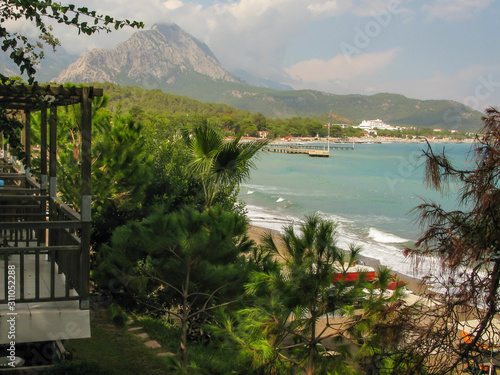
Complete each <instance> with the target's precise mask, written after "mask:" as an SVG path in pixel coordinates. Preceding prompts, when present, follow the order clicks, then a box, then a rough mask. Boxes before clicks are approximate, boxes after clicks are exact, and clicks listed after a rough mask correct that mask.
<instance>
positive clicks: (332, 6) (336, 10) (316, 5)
mask: <svg viewBox="0 0 500 375" xmlns="http://www.w3.org/2000/svg"><path fill="white" fill-rule="evenodd" d="M350 5H351V4H350V2H349V1H340V2H339V1H337V0H331V1H325V2H318V1H316V2H313V3H312V4H310V5H309V6H308V7H307V9H308V10H309V11H310V12H311V14H312V15H313V16H315V17H319V18H326V17H334V16H338V15H340V14H342V13H344V12H345V11H346V10H347V9H348V8H349V7H350Z"/></svg>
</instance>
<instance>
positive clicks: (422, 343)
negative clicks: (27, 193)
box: [0, 1, 500, 375]
mask: <svg viewBox="0 0 500 375" xmlns="http://www.w3.org/2000/svg"><path fill="white" fill-rule="evenodd" d="M8 4H9V5H12V6H16V5H20V6H24V9H27V10H30V11H31V12H35V13H34V16H36V15H37V12H40V13H41V14H45V13H44V12H47V9H48V6H49V5H51V4H52V3H51V2H49V1H47V2H42V3H40V8H33V5H34V2H29V1H28V2H23V3H22V4H21V3H20V2H17V1H9V2H8ZM26 6H27V7H26ZM6 9H8V8H6ZM55 11H56V13H55V14H56V16H57V15H58V16H59V17H61V19H62V21H63V22H64V23H66V24H76V26H78V27H80V30H81V31H82V32H84V33H92V32H93V30H94V29H92V28H91V29H87V28H86V26H85V25H82V24H79V21H78V17H77V18H76V23H75V22H74V21H73V19H69V18H67V16H65V14H66V12H74V11H75V8H74V7H72V6H68V7H67V8H66V7H64V8H61V7H59V6H56V7H55ZM77 12H80V13H81V14H83V15H89V16H90V17H97V21H102V19H101V17H100V16H97V15H96V14H95V13H93V12H88V11H87V10H85V9H84V8H81V9H79V10H77ZM77 14H79V13H77ZM28 15H29V14H28ZM7 16H8V17H9V14H7ZM16 16H19V14H17V15H16V14H14V13H10V17H16ZM8 17H7V18H8ZM37 19H38V18H37ZM104 23H105V25H107V24H110V25H114V26H115V27H118V28H119V27H121V26H122V25H125V24H131V25H135V24H134V23H129V22H125V23H121V22H118V23H116V21H114V20H113V19H111V18H107V17H106V18H104ZM42 25H43V24H42ZM136 26H139V24H137V25H136ZM1 31H2V29H1V28H0V32H1ZM42 31H43V30H42ZM44 35H45V36H46V38H49V40H50V37H51V34H50V33H49V32H46V33H45V34H44ZM11 43H12V45H13V46H15V45H14V43H13V42H11ZM49 44H50V45H55V44H56V43H55V41H50V42H49ZM28 47H29V45H28ZM8 48H9V45H7V46H6V47H5V49H8ZM23 56H24V55H23ZM35 57H36V55H35ZM26 59H27V60H26ZM30 61H31V60H30V59H29V57H23V58H22V60H20V63H19V65H20V66H21V69H23V68H22V67H23V66H25V68H24V69H25V70H27V72H28V74H30V75H31V73H32V71H31V70H30V68H29V66H26V65H23V64H28V63H29V62H30ZM107 87H108V88H107V89H106V90H107V92H109V97H104V98H103V99H102V100H101V99H94V103H93V123H94V128H93V134H92V138H93V147H92V159H93V164H92V178H93V181H92V184H93V196H92V210H93V222H92V268H93V269H92V279H93V286H94V290H93V293H94V296H95V298H96V299H98V298H99V297H100V296H101V297H102V296H106V297H107V301H108V302H109V301H113V302H114V303H116V304H117V305H119V306H121V308H122V309H124V310H126V311H127V312H128V314H129V315H130V316H133V317H134V319H135V320H136V321H137V322H141V324H142V323H143V324H144V326H145V327H146V329H147V330H149V331H148V332H151V334H152V335H153V334H155V335H156V338H157V339H158V340H160V341H161V343H162V344H164V345H165V346H166V347H167V346H168V345H170V346H168V348H169V350H172V351H173V354H174V358H173V359H172V360H171V361H170V363H168V364H167V361H161V360H159V359H158V358H156V357H155V358H154V359H152V360H151V362H154V363H153V364H149V366H150V367H144V366H141V369H139V370H135V369H136V368H137V367H134V371H135V372H138V371H141V370H142V371H149V370H150V369H151V373H160V372H161V370H158V367H161V366H165V371H168V372H169V373H189V374H210V375H212V374H235V373H236V374H278V373H290V374H299V373H304V374H308V375H312V374H366V375H368V374H435V375H438V374H449V373H452V372H453V371H456V370H457V369H458V370H460V369H462V368H463V365H464V362H466V363H469V364H476V365H478V364H479V363H478V362H477V361H478V360H479V356H480V355H483V354H484V353H481V352H480V351H479V349H481V350H483V348H484V346H485V344H484V343H483V342H482V340H483V339H486V340H487V339H488V338H490V337H489V336H488V335H489V334H490V332H491V330H493V333H498V332H495V331H494V329H495V327H494V326H493V325H492V320H493V318H494V317H495V316H496V315H497V313H498V307H497V296H498V291H499V290H498V288H499V286H500V257H499V254H498V247H499V243H498V242H499V233H498V231H499V228H500V225H499V223H498V213H499V206H498V204H499V202H500V199H499V190H498V189H499V170H500V168H499V166H500V159H499V156H498V155H499V148H500V144H499V142H500V141H499V140H500V134H499V127H500V113H498V112H497V111H496V110H490V111H488V113H487V117H486V118H485V122H484V123H485V127H484V129H483V135H482V136H481V138H479V139H478V144H477V148H476V156H477V159H476V164H475V165H474V166H472V167H471V169H469V170H459V169H456V168H454V167H453V166H452V164H451V163H450V162H449V160H448V159H447V158H446V155H444V154H442V155H437V154H435V153H434V152H433V151H432V149H429V150H428V151H427V153H426V157H427V160H428V164H427V165H428V177H429V178H428V181H429V183H430V184H431V185H432V186H434V187H436V188H441V187H442V186H443V185H442V182H443V181H446V180H447V179H449V178H455V179H457V181H458V182H459V183H461V184H462V187H463V189H462V193H463V194H462V196H461V199H462V203H464V208H463V210H462V211H453V212H446V211H445V210H443V209H442V208H441V207H439V205H437V204H434V203H424V204H423V205H421V206H419V207H418V209H417V212H419V214H420V217H421V219H422V222H423V223H424V224H425V228H426V229H425V231H424V233H423V234H422V237H421V238H420V240H419V241H418V242H417V243H416V247H415V248H412V249H408V250H407V253H408V254H409V255H413V256H415V257H417V259H422V258H423V257H424V256H429V255H430V256H433V257H436V258H437V259H439V260H441V261H442V265H443V273H442V274H443V275H449V276H447V277H446V278H444V279H441V280H438V281H440V286H442V287H443V289H442V290H443V292H442V294H441V296H440V297H439V303H437V304H436V305H431V306H430V307H429V306H426V305H424V304H423V303H422V304H420V303H417V304H415V305H410V304H408V303H407V302H406V301H405V298H404V294H403V293H402V287H403V286H404V285H401V284H400V283H399V282H397V281H398V280H396V286H395V288H394V289H395V290H394V291H391V292H389V285H390V283H391V282H393V280H392V278H391V274H390V273H391V272H390V270H387V269H384V268H380V269H379V270H378V272H377V280H376V282H371V283H369V282H368V281H367V280H366V279H365V278H364V277H363V273H360V274H359V277H358V278H357V279H356V280H355V281H354V282H353V281H350V280H347V271H348V269H349V268H350V267H351V266H353V265H354V263H355V262H356V261H357V258H358V253H359V249H357V248H355V247H351V248H350V249H348V250H347V251H345V249H340V248H339V247H338V246H337V243H336V228H335V225H334V223H333V222H331V221H329V220H326V219H324V218H322V217H320V216H318V215H316V214H311V215H308V216H306V217H305V218H304V221H303V222H302V223H300V224H299V227H298V228H296V227H294V226H289V227H287V228H284V231H283V234H281V235H273V234H271V233H269V234H268V235H266V236H265V237H264V238H263V239H262V244H256V243H255V242H254V241H253V240H251V239H250V238H249V237H248V234H247V230H248V222H247V219H246V217H245V215H244V213H245V208H244V206H243V205H242V204H241V203H240V202H238V200H237V193H238V189H239V186H240V184H241V182H242V181H243V180H244V179H245V178H246V177H247V176H248V172H249V170H250V168H252V161H253V158H254V157H257V156H258V151H259V150H260V149H261V148H262V147H263V146H264V145H265V142H264V141H256V140H254V141H250V142H249V143H242V142H240V141H241V138H240V135H239V134H241V133H243V134H248V135H255V134H256V133H257V131H261V130H266V131H269V132H270V134H271V136H272V137H283V136H290V135H292V136H312V137H315V136H316V135H319V136H325V135H326V134H327V131H328V129H327V128H326V127H325V126H324V125H325V122H326V121H328V122H333V120H340V121H339V122H344V120H346V122H349V121H351V120H349V119H344V118H339V117H338V116H337V117H332V116H334V115H330V114H325V115H324V116H323V117H322V118H321V117H318V118H305V117H292V118H288V119H274V118H267V117H265V116H264V115H263V114H262V113H257V114H252V113H251V112H249V111H241V110H235V109H233V108H231V107H228V106H225V105H219V104H202V103H200V102H196V101H191V100H188V99H185V98H181V97H177V96H174V95H168V94H163V93H161V92H160V91H158V90H151V91H148V90H142V89H139V88H134V87H132V88H130V87H129V88H120V87H118V86H114V87H113V86H112V85H108V86H107ZM113 90H114V91H113ZM120 95H121V96H120ZM143 97H144V98H145V99H144V100H143V99H141V98H143ZM139 99H141V100H139ZM359 100H362V98H360V99H359ZM359 100H358V101H359ZM354 102H355V101H354ZM361 104H362V103H358V106H357V108H360V107H362V106H361ZM353 107H354V104H353ZM57 115H58V120H59V124H60V126H59V127H58V135H57V136H58V138H59V141H60V142H59V145H60V148H59V150H58V158H57V164H58V165H57V168H58V169H59V171H60V173H59V174H58V175H59V176H61V179H60V180H59V181H58V184H59V186H60V198H61V199H62V200H64V201H65V202H67V203H69V204H70V205H71V206H72V207H74V208H75V209H77V210H78V209H79V204H80V203H79V201H78V197H77V194H76V192H75V190H74V187H75V185H77V184H78V182H79V181H78V179H79V178H80V177H79V176H78V174H77V173H75V170H76V167H77V166H78V163H79V162H80V155H79V150H80V147H79V146H80V142H81V140H80V139H78V136H77V134H78V132H77V131H76V130H77V129H78V128H79V126H80V123H79V121H80V120H79V119H80V114H79V113H78V109H76V108H73V107H69V108H68V109H65V110H63V111H59V112H58V114H57ZM2 116H5V117H6V116H7V115H6V114H5V113H2ZM352 118H355V117H354V116H353V117H352ZM352 121H354V120H352ZM352 121H351V123H352ZM401 121H403V120H401ZM335 122H337V121H335ZM18 123H19V122H15V121H11V122H10V125H9V124H7V125H5V124H3V125H2V126H3V127H2V128H1V129H0V130H2V132H3V133H4V135H8V134H12V138H9V139H11V140H14V139H15V138H16V137H18V138H19V133H20V128H19V127H18ZM32 123H33V129H32V131H33V133H34V135H33V139H34V140H36V139H37V138H36V137H37V132H38V129H37V124H40V119H39V118H37V117H36V115H34V116H33V118H32ZM330 130H331V131H332V136H333V137H346V136H348V137H351V136H355V135H358V133H356V132H357V130H354V129H353V128H349V127H347V128H342V127H340V126H334V127H333V128H332V129H330ZM9 131H10V133H8V132H9ZM411 131H413V132H414V133H413V134H411V133H409V134H405V135H404V137H406V136H420V135H422V134H425V132H426V131H427V130H422V129H412V130H411ZM399 134H400V133H397V135H399ZM433 134H434V133H433ZM359 135H360V134H359ZM387 135H389V134H387ZM391 135H393V136H397V135H396V134H391ZM227 136H229V138H227ZM378 136H383V134H379V135H378ZM401 136H402V137H403V134H402V133H401ZM231 137H232V138H231ZM33 164H34V169H33V172H36V158H35V159H34V163H33ZM35 174H36V173H35ZM334 275H339V278H338V280H334V277H333V276H334ZM465 318H466V319H470V318H475V319H476V320H478V321H479V323H478V325H477V328H475V329H474V330H473V331H472V332H470V338H471V340H469V341H467V342H466V345H460V340H459V339H457V331H458V330H459V329H460V328H461V327H462V326H460V321H461V320H462V319H465ZM98 319H100V316H99V317H98ZM123 319H124V318H123V316H122V318H119V319H115V321H118V322H120V323H123ZM114 335H115V336H125V337H126V334H124V333H123V330H122V331H120V330H118V331H111V332H108V334H103V333H102V330H99V329H98V330H97V331H96V336H97V338H98V339H99V341H100V348H101V351H102V352H106V353H109V354H110V355H112V356H113V358H112V360H113V361H112V362H113V365H114V367H112V368H106V370H107V371H110V372H111V371H120V369H119V368H118V366H119V363H120V358H121V357H123V356H132V354H131V350H130V349H131V348H132V349H134V353H136V354H137V353H142V352H141V351H140V350H141V349H138V348H137V345H136V344H137V343H136V342H134V343H128V342H127V340H123V341H122V342H121V345H130V347H127V348H123V350H121V349H120V347H119V346H116V345H112V346H111V345H110V346H109V347H108V346H107V344H108V341H112V342H116V340H117V339H118V338H117V337H114ZM124 342H126V344H123V343H124ZM109 348H112V352H111V350H108V349H109ZM136 348H137V351H136ZM141 348H142V347H141ZM85 349H86V348H81V347H80V349H79V350H81V351H85ZM87 349H88V348H87ZM142 349H144V348H142ZM488 349H489V347H488ZM77 350H78V349H77ZM436 353H437V357H436ZM136 357H137V355H134V359H135V358H136ZM146 357H147V355H145V358H146ZM117 358H118V360H117ZM147 358H149V357H147ZM436 358H437V359H436ZM123 362H125V363H130V362H129V361H123ZM87 365H88V363H87V364H86V366H87ZM136 365H137V363H136ZM61 366H62V367H64V365H61ZM89 366H90V367H91V368H92V370H91V371H97V370H95V367H94V364H92V365H89ZM131 366H132V365H131ZM117 369H118V370H117ZM128 370H130V369H128ZM125 371H126V370H125V369H124V370H123V372H124V373H126V372H125Z"/></svg>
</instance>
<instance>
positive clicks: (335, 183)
mask: <svg viewBox="0 0 500 375" xmlns="http://www.w3.org/2000/svg"><path fill="white" fill-rule="evenodd" d="M432 147H433V149H434V150H435V151H438V152H441V151H442V150H443V148H444V149H445V151H446V154H447V155H448V156H449V157H450V158H451V159H452V160H453V162H454V164H456V165H457V166H463V167H464V168H466V167H467V164H466V163H469V162H470V161H471V158H472V155H469V151H470V149H471V145H470V144H453V143H450V144H433V146H432ZM424 148H426V144H425V143H419V144H415V143H389V144H359V145H356V146H355V149H354V151H340V150H332V151H330V157H329V158H313V157H309V156H307V155H291V154H276V153H268V152H262V153H260V154H259V157H258V158H257V160H256V168H255V169H254V170H252V172H251V175H250V178H249V179H248V180H247V181H246V182H245V183H244V184H243V185H242V188H241V191H240V198H241V199H242V200H243V201H244V202H245V203H246V204H247V210H248V217H249V219H250V222H251V223H252V224H253V225H256V226H259V227H263V228H268V229H273V230H277V231H280V230H281V229H282V228H283V225H286V224H289V223H292V222H294V223H297V222H299V221H300V219H301V218H303V216H304V214H306V213H311V212H319V213H320V214H321V215H323V216H325V217H327V218H329V219H332V220H334V221H336V222H337V224H338V243H339V245H340V246H341V247H343V248H347V247H348V245H349V244H350V243H354V244H356V245H359V246H361V247H362V255H364V256H367V257H370V258H374V259H378V260H379V261H380V263H381V264H382V265H385V266H388V267H389V268H391V269H392V270H394V271H397V272H400V273H402V274H404V275H407V276H413V277H422V276H423V274H424V273H425V274H426V273H427V272H428V269H427V270H425V269H422V270H420V271H419V272H418V273H415V272H414V271H413V266H412V264H411V263H410V262H409V261H408V260H407V259H405V258H404V257H403V255H402V250H403V249H404V248H405V247H407V246H411V245H412V244H413V243H414V241H415V240H416V239H417V238H418V237H419V235H420V233H421V228H420V227H419V225H418V223H417V220H416V219H417V215H415V214H412V213H411V211H412V209H414V208H415V207H416V206H418V205H419V204H421V203H422V202H423V200H426V201H434V202H438V203H440V204H442V205H443V206H444V207H445V208H447V209H452V208H456V207H457V205H456V203H455V202H456V191H453V190H452V191H451V192H449V193H448V194H446V195H443V194H441V193H440V192H436V191H433V190H430V189H428V188H427V187H426V186H425V184H424V183H423V173H424V159H423V158H422V157H421V156H422V150H423V149H424ZM471 164H472V163H471ZM471 164H469V165H471ZM428 267H429V269H430V268H432V265H429V266H428Z"/></svg>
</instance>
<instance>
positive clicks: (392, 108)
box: [54, 24, 481, 130]
mask: <svg viewBox="0 0 500 375" xmlns="http://www.w3.org/2000/svg"><path fill="white" fill-rule="evenodd" d="M236 74H238V75H239V76H243V77H244V80H243V79H240V78H237V77H236V76H235V75H233V74H231V73H229V72H228V71H227V70H226V69H224V68H223V67H222V66H221V64H220V63H219V62H218V61H217V58H216V57H215V56H214V54H213V53H212V52H211V51H210V49H209V48H208V46H207V45H205V44H204V43H202V42H200V41H199V40H197V39H196V38H194V37H192V36H191V35H189V34H188V33H186V32H185V31H183V30H182V29H181V28H180V27H178V26H177V25H175V24H169V25H155V26H153V27H152V28H151V29H150V30H141V31H137V32H136V33H134V34H133V35H132V36H131V37H130V38H129V39H128V40H127V41H126V42H123V43H120V44H119V45H117V46H116V47H115V48H113V49H111V50H105V49H95V50H92V51H90V52H88V53H86V54H84V55H83V56H81V57H80V58H79V59H78V60H77V61H76V62H75V63H73V64H71V65H70V66H69V67H68V68H67V69H66V70H64V71H63V72H61V74H59V76H58V77H57V78H56V79H54V81H55V82H58V83H65V82H72V83H90V82H110V83H115V84H117V85H120V86H139V87H143V88H145V89H160V90H162V91H164V92H166V93H170V94H177V95H182V96H187V97H189V98H193V99H197V100H200V101H204V102H213V103H222V104H228V105H230V106H233V107H235V108H239V109H245V110H249V111H252V112H261V113H263V114H264V115H265V116H268V117H293V116H318V115H321V114H328V113H334V114H337V115H338V116H339V117H343V118H346V119H347V120H349V122H350V123H352V124H356V123H358V124H359V123H360V122H361V121H362V120H367V119H376V118H380V119H382V120H384V121H385V122H386V123H388V124H391V125H402V126H418V127H434V128H443V129H457V130H477V129H478V127H479V126H480V118H481V114H480V113H479V112H477V111H474V110H473V109H472V108H470V107H467V106H464V105H463V104H460V103H457V102H453V101H449V100H419V99H410V98H406V97H404V96H402V95H397V94H389V93H385V94H376V95H370V96H368V95H334V94H330V93H326V92H320V91H314V90H292V89H291V88H290V87H287V86H285V85H280V84H278V83H275V82H269V81H266V80H263V79H260V78H258V77H253V76H251V75H248V74H246V73H244V72H238V73H236Z"/></svg>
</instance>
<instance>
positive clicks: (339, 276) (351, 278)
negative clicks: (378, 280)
mask: <svg viewBox="0 0 500 375" xmlns="http://www.w3.org/2000/svg"><path fill="white" fill-rule="evenodd" d="M360 274H361V275H363V277H364V279H363V280H364V281H373V279H374V278H375V271H368V272H362V273H360V272H349V271H348V272H347V273H345V274H343V273H336V274H335V275H333V282H334V283H336V282H339V281H346V282H355V281H358V278H359V275H360Z"/></svg>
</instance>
